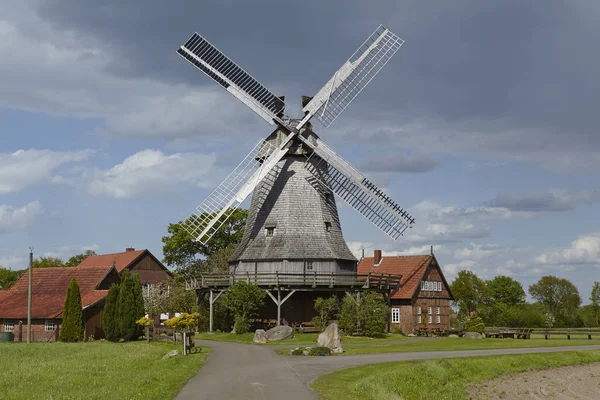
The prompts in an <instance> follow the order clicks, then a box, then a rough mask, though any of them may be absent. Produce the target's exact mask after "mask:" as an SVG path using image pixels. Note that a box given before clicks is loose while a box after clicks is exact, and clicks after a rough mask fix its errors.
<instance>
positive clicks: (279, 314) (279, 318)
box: [277, 288, 281, 326]
mask: <svg viewBox="0 0 600 400" xmlns="http://www.w3.org/2000/svg"><path fill="white" fill-rule="evenodd" d="M280 325H281V290H279V288H277V326H280Z"/></svg>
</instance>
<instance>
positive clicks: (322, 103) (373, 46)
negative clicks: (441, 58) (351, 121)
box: [302, 25, 404, 126]
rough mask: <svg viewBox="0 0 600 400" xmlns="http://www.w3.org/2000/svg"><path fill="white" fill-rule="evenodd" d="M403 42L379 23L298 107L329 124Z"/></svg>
mask: <svg viewBox="0 0 600 400" xmlns="http://www.w3.org/2000/svg"><path fill="white" fill-rule="evenodd" d="M403 44H404V40H402V39H400V38H399V37H398V36H396V35H394V34H393V33H392V32H391V31H390V30H389V29H387V28H385V27H384V26H382V25H380V26H379V28H377V29H376V30H375V32H373V34H372V35H371V36H369V38H368V39H367V40H366V41H365V42H364V43H363V44H362V46H360V47H359V48H358V50H356V52H355V53H354V54H353V55H352V57H350V58H349V59H348V61H346V63H345V64H344V65H342V67H341V68H340V69H339V70H338V71H337V72H336V73H335V74H334V75H333V77H332V78H331V79H330V80H329V82H327V83H326V84H325V86H323V87H322V88H321V90H319V92H317V94H316V95H315V96H314V97H313V99H312V100H311V101H310V103H308V104H307V105H306V106H305V107H304V108H303V109H302V110H303V111H305V112H309V113H310V114H314V115H315V116H316V117H317V119H318V120H319V121H321V123H322V124H323V125H325V126H329V125H331V124H332V123H333V121H335V119H336V118H337V117H338V116H339V115H340V114H341V113H342V111H344V110H345V109H346V107H348V105H350V103H351V102H352V100H354V98H355V97H356V96H357V95H358V94H359V93H360V92H361V91H362V90H363V89H364V88H365V87H366V86H367V85H368V84H369V82H371V80H372V79H373V78H374V77H375V75H377V73H378V72H379V71H380V70H381V69H382V68H383V67H384V65H385V64H387V62H388V61H389V60H390V59H391V58H392V56H393V55H394V54H396V52H397V51H398V50H399V49H400V47H401V46H402V45H403Z"/></svg>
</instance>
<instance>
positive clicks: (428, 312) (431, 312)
mask: <svg viewBox="0 0 600 400" xmlns="http://www.w3.org/2000/svg"><path fill="white" fill-rule="evenodd" d="M427 314H429V315H431V314H433V308H431V307H427Z"/></svg>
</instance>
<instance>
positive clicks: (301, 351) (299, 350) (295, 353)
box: [290, 347, 304, 356]
mask: <svg viewBox="0 0 600 400" xmlns="http://www.w3.org/2000/svg"><path fill="white" fill-rule="evenodd" d="M302 354H304V349H303V348H302V347H298V348H297V349H293V350H291V351H290V355H292V356H301V355H302Z"/></svg>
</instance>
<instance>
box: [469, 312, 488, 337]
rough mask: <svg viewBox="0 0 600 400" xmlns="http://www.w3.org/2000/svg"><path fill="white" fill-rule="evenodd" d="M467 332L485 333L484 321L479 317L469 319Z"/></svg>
mask: <svg viewBox="0 0 600 400" xmlns="http://www.w3.org/2000/svg"><path fill="white" fill-rule="evenodd" d="M465 331H467V332H477V333H481V334H483V333H485V324H484V323H483V319H481V318H480V317H477V316H474V317H471V318H469V319H468V320H467V323H466V324H465Z"/></svg>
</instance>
